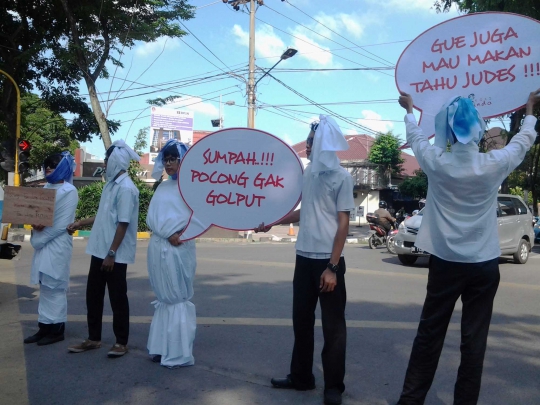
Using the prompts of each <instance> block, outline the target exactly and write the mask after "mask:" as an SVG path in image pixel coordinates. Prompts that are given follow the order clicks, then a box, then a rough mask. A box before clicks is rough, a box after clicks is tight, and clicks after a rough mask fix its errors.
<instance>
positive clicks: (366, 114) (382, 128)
mask: <svg viewBox="0 0 540 405" xmlns="http://www.w3.org/2000/svg"><path fill="white" fill-rule="evenodd" d="M362 117H363V118H360V119H358V120H357V122H358V123H359V124H360V125H363V126H365V127H368V128H370V129H372V130H374V131H377V132H383V133H385V132H388V131H390V130H391V129H393V128H394V124H393V123H392V122H387V121H381V119H382V117H381V116H380V114H377V113H376V112H375V111H372V110H362Z"/></svg>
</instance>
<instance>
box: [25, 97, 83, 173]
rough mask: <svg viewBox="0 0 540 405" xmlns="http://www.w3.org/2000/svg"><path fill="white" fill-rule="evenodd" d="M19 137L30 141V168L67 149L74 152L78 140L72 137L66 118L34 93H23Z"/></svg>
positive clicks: (37, 166)
mask: <svg viewBox="0 0 540 405" xmlns="http://www.w3.org/2000/svg"><path fill="white" fill-rule="evenodd" d="M21 116H22V117H21V138H23V139H26V140H28V141H30V143H31V145H32V152H31V153H30V168H32V169H40V168H41V165H42V164H43V161H44V160H45V158H46V157H47V156H49V155H51V154H53V153H60V152H62V151H65V150H68V151H69V152H70V153H72V154H73V153H75V149H77V148H78V147H79V142H77V141H75V140H73V139H72V136H71V130H70V129H69V127H68V126H67V122H66V119H65V118H64V117H62V116H61V115H59V114H57V113H55V112H53V111H51V110H49V109H48V107H47V104H46V103H45V102H44V101H43V100H41V99H40V98H39V97H38V96H36V95H35V94H25V95H24V96H23V97H22V102H21Z"/></svg>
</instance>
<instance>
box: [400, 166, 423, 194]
mask: <svg viewBox="0 0 540 405" xmlns="http://www.w3.org/2000/svg"><path fill="white" fill-rule="evenodd" d="M398 188H399V192H400V193H401V194H404V195H407V196H409V197H412V198H425V197H426V195H427V189H428V178H427V175H426V174H425V173H424V172H423V171H422V170H421V169H419V170H415V171H414V176H411V177H407V178H406V179H405V180H403V182H402V183H401V184H400V185H399V186H398Z"/></svg>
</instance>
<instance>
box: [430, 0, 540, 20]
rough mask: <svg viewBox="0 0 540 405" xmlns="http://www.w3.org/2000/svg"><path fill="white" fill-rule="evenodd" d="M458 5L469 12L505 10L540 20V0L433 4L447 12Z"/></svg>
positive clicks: (448, 0) (454, 0)
mask: <svg viewBox="0 0 540 405" xmlns="http://www.w3.org/2000/svg"><path fill="white" fill-rule="evenodd" d="M453 5H456V6H457V7H458V8H459V9H460V10H461V11H464V12H467V13H480V12H483V11H505V12H509V13H516V14H522V15H526V16H528V17H532V18H535V19H537V20H540V0H437V1H435V3H434V4H433V6H434V7H435V9H436V10H437V11H438V12H441V11H442V12H446V11H449V10H450V9H451V7H452V6H453Z"/></svg>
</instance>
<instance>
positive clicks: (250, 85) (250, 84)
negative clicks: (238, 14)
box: [220, 0, 297, 128]
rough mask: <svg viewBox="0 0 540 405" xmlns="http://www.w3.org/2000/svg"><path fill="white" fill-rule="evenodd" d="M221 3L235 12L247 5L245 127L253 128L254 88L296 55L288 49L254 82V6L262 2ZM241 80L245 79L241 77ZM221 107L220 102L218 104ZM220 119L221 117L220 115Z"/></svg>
mask: <svg viewBox="0 0 540 405" xmlns="http://www.w3.org/2000/svg"><path fill="white" fill-rule="evenodd" d="M222 1H223V3H226V4H230V5H231V6H232V7H233V8H234V9H235V10H236V11H238V10H240V6H241V5H245V4H247V3H249V73H248V80H247V83H246V87H247V88H246V90H247V91H246V92H247V103H248V116H247V126H248V128H255V88H256V86H257V83H259V81H260V80H261V79H262V78H263V77H264V76H266V75H267V74H268V73H269V72H270V71H271V70H272V69H273V68H275V67H276V66H277V64H278V63H279V62H281V61H282V60H285V59H288V58H291V57H293V56H294V55H295V54H296V52H297V51H296V49H292V48H288V49H287V50H286V51H285V52H284V53H283V55H281V58H280V59H279V60H278V61H277V63H276V64H275V65H274V66H272V67H271V68H270V69H269V70H268V71H266V72H265V73H264V74H263V76H262V77H261V78H259V80H257V81H255V11H256V4H258V5H259V6H262V5H264V1H263V0H222ZM229 74H231V75H232V76H238V75H236V74H234V73H232V72H231V73H229ZM242 80H244V81H245V79H244V78H243V77H242ZM220 105H221V102H220ZM220 117H221V115H220Z"/></svg>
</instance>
